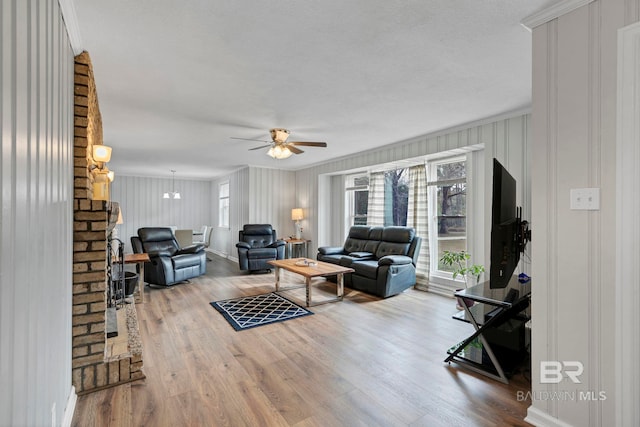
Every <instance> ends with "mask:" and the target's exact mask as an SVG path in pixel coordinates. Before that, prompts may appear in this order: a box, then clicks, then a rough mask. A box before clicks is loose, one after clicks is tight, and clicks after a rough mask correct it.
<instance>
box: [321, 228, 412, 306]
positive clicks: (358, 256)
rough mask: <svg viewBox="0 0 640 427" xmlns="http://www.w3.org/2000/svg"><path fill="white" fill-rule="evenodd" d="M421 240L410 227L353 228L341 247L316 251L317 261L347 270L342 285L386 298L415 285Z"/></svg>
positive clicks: (326, 247) (328, 247)
mask: <svg viewBox="0 0 640 427" xmlns="http://www.w3.org/2000/svg"><path fill="white" fill-rule="evenodd" d="M421 243H422V238H421V237H419V236H416V233H415V230H414V229H413V228H411V227H396V226H394V227H371V226H366V225H355V226H353V227H351V229H350V230H349V235H348V236H347V239H346V241H345V242H344V245H343V246H338V247H330V246H325V247H320V248H318V255H317V258H318V261H324V262H330V263H332V264H338V265H342V266H344V267H350V268H353V269H354V270H355V272H353V273H351V274H346V275H345V279H344V284H345V286H348V287H350V288H352V289H358V290H361V291H364V292H367V293H370V294H373V295H377V296H380V297H383V298H387V297H389V296H392V295H396V294H398V293H400V292H402V291H404V290H405V289H408V288H410V287H411V286H413V285H415V283H416V263H417V262H418V254H419V252H420V245H421Z"/></svg>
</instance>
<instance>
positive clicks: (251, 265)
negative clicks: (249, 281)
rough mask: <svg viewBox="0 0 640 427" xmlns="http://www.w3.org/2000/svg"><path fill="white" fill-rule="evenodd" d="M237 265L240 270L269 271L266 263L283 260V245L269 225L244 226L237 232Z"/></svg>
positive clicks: (269, 268)
mask: <svg viewBox="0 0 640 427" xmlns="http://www.w3.org/2000/svg"><path fill="white" fill-rule="evenodd" d="M238 240H240V241H239V242H238V243H236V248H238V264H239V266H240V270H249V271H259V270H271V269H272V268H273V266H272V265H271V264H269V263H268V261H274V260H277V259H283V258H284V247H285V243H284V241H282V240H278V238H277V237H276V230H274V229H273V228H272V227H271V225H270V224H245V225H244V227H242V230H240V231H239V232H238Z"/></svg>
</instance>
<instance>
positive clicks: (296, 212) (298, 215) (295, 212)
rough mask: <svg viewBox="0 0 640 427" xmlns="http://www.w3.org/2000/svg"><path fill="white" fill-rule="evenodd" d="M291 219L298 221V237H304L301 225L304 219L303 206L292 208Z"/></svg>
mask: <svg viewBox="0 0 640 427" xmlns="http://www.w3.org/2000/svg"><path fill="white" fill-rule="evenodd" d="M291 219H292V220H293V221H295V222H296V239H301V238H302V227H300V220H301V219H304V218H303V215H302V209H301V208H294V209H291Z"/></svg>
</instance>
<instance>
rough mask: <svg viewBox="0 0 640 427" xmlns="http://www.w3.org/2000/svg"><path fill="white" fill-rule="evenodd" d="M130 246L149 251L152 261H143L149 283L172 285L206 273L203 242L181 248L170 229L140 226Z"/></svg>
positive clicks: (145, 276) (136, 250) (146, 280)
mask: <svg viewBox="0 0 640 427" xmlns="http://www.w3.org/2000/svg"><path fill="white" fill-rule="evenodd" d="M131 246H132V247H133V250H134V252H146V253H148V254H149V258H150V260H151V261H150V262H147V263H145V264H144V279H145V282H147V283H149V284H155V285H163V286H169V285H174V284H176V283H180V282H184V281H185V280H188V279H192V278H194V277H198V276H201V275H203V274H205V273H206V272H207V256H206V253H205V251H204V245H191V246H187V247H184V248H180V245H178V242H177V241H176V238H175V236H174V234H173V232H172V231H171V229H170V228H167V227H145V228H140V229H138V236H137V238H136V237H135V236H133V237H132V238H131Z"/></svg>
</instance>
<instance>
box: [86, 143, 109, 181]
mask: <svg viewBox="0 0 640 427" xmlns="http://www.w3.org/2000/svg"><path fill="white" fill-rule="evenodd" d="M91 157H92V158H93V161H94V162H96V163H97V164H95V163H92V164H91V165H89V170H90V171H93V170H95V169H99V170H103V169H104V168H105V163H109V160H111V147H109V146H107V145H98V144H96V145H94V146H93V147H92V148H91ZM112 181H113V179H112Z"/></svg>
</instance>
